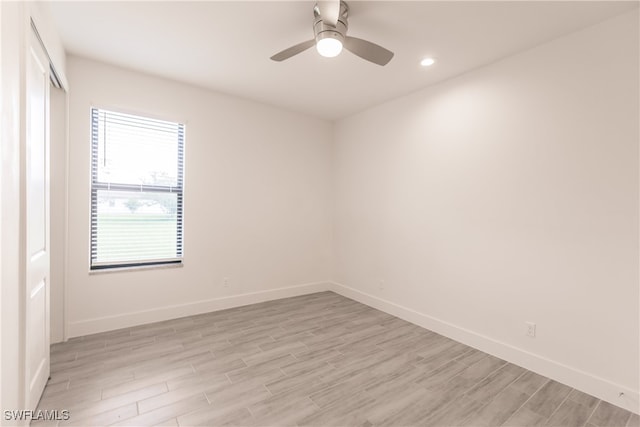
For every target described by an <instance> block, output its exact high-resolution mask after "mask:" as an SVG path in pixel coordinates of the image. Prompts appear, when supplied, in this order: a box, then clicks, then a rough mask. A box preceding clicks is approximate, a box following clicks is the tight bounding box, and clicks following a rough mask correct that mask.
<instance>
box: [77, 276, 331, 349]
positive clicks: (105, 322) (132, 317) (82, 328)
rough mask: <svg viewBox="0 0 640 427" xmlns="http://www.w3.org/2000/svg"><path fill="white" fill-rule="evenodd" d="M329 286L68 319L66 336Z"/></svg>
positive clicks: (318, 284) (317, 284) (311, 285)
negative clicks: (76, 319)
mask: <svg viewBox="0 0 640 427" xmlns="http://www.w3.org/2000/svg"><path fill="white" fill-rule="evenodd" d="M329 287H330V283H329V282H314V283H306V284H303V285H297V286H290V287H286V288H278V289H270V290H268V291H260V292H252V293H246V294H240V295H232V296H228V297H221V298H213V299H209V300H205V301H197V302H192V303H186V304H176V305H170V306H165V307H160V308H154V309H152V310H144V311H136V312H132V313H124V314H118V315H114V316H105V317H98V318H94V319H88V320H82V321H79V322H69V323H67V333H68V337H69V338H72V337H79V336H84V335H90V334H95V333H98V332H106V331H112V330H116V329H121V328H128V327H130V326H137V325H144V324H146V323H153V322H159V321H162V320H169V319H176V318H179V317H185V316H192V315H195V314H202V313H209V312H211V311H218V310H224V309H227V308H233V307H240V306H243V305H249V304H256V303H259V302H265V301H271V300H276V299H282V298H289V297H295V296H299V295H306V294H313V293H316V292H323V291H327V290H329Z"/></svg>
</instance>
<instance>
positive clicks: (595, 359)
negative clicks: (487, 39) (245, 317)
mask: <svg viewBox="0 0 640 427" xmlns="http://www.w3.org/2000/svg"><path fill="white" fill-rule="evenodd" d="M638 60H639V58H638V12H637V10H635V11H633V12H632V13H627V14H625V15H622V16H619V17H616V18H614V19H612V20H609V21H606V22H604V23H602V24H599V25H597V26H594V27H591V28H588V29H585V30H583V31H580V32H577V33H574V34H572V35H569V36H567V37H564V38H561V39H557V40H555V41H552V42H550V43H548V44H545V45H542V46H539V47H537V48H534V49H532V50H530V51H527V52H524V53H521V54H518V55H516V56H513V57H510V58H507V59H505V60H502V61H500V62H498V63H495V64H493V65H490V66H487V67H484V68H482V69H478V70H475V71H473V72H470V73H468V74H466V75H463V76H461V77H458V78H455V79H452V80H449V81H447V82H445V83H442V84H440V85H437V86H433V87H430V88H427V89H425V90H422V91H420V92H417V93H414V94H412V95H410V96H407V97H403V98H400V99H397V100H394V101H391V102H388V103H386V104H383V105H380V106H377V107H375V108H371V109H369V110H367V111H365V112H362V113H360V114H357V115H355V116H352V117H349V118H346V119H344V120H341V121H339V122H338V123H337V124H336V129H335V152H334V162H335V165H334V168H335V177H334V187H333V188H334V192H335V198H336V199H335V200H336V201H335V203H336V213H335V231H334V234H335V250H336V271H335V279H336V281H337V282H338V283H339V285H336V290H338V291H339V292H342V293H344V294H346V295H349V296H352V297H355V298H357V299H360V300H362V301H365V302H368V303H370V304H372V305H376V306H378V307H381V308H383V309H386V310H388V311H392V312H395V313H397V314H400V315H403V316H404V317H406V318H411V319H413V320H414V321H417V322H418V323H420V322H421V323H422V324H424V325H426V326H429V327H431V328H433V329H435V330H437V331H441V332H443V333H445V334H447V335H450V336H453V337H455V338H458V339H460V340H462V341H465V342H468V343H470V344H472V345H475V346H476V347H480V348H482V349H485V350H487V351H491V352H492V353H494V354H497V355H500V356H502V357H505V358H508V359H510V360H511V361H514V362H516V363H519V364H522V365H523V366H525V367H528V368H530V369H533V370H536V371H538V372H541V373H543V374H547V375H551V376H553V377H554V378H556V379H558V380H561V381H563V382H566V383H568V384H570V385H573V386H574V387H577V388H580V389H583V390H585V391H588V392H591V393H592V394H596V395H598V396H599V397H602V398H605V399H607V400H609V401H612V402H613V403H616V404H618V405H621V406H624V407H627V408H629V409H632V410H635V411H636V412H637V411H638V406H637V398H638V394H637V393H638V377H639V372H638V360H640V355H639V351H638V346H639V342H638V337H639V334H640V330H639V326H638V313H639V307H638V300H639V285H638V283H639V277H638V270H639V264H638V257H639V251H638V221H639V214H638V195H639V186H638V169H639V166H638V141H639V130H638V127H639V107H638V90H639V87H638V75H639V70H638ZM425 72H429V71H428V70H425ZM380 280H383V281H384V283H383V284H381V283H380ZM340 285H343V286H340ZM525 321H531V322H535V323H537V332H538V336H537V337H536V338H535V339H532V338H529V337H526V336H525V326H524V322H525ZM618 391H624V392H625V395H624V396H623V397H622V398H618Z"/></svg>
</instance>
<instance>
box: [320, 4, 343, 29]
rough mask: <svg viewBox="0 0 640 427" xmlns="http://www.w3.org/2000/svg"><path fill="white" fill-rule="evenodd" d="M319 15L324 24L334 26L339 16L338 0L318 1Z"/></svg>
mask: <svg viewBox="0 0 640 427" xmlns="http://www.w3.org/2000/svg"><path fill="white" fill-rule="evenodd" d="M318 10H319V11H320V17H321V18H322V21H323V22H324V23H325V24H329V25H332V26H334V27H335V26H336V25H337V24H338V18H339V17H340V0H320V1H318Z"/></svg>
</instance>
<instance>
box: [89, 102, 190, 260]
mask: <svg viewBox="0 0 640 427" xmlns="http://www.w3.org/2000/svg"><path fill="white" fill-rule="evenodd" d="M183 170H184V125H183V124H180V123H172V122H167V121H163V120H156V119H150V118H147V117H140V116H134V115H131V114H123V113H117V112H114V111H107V110H102V109H97V108H92V109H91V269H102V268H113V267H127V266H139V265H150V264H166V263H180V262H181V261H182V189H183V188H182V186H183Z"/></svg>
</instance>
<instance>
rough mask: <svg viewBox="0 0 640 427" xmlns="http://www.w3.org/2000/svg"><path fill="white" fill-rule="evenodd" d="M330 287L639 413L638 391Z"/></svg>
mask: <svg viewBox="0 0 640 427" xmlns="http://www.w3.org/2000/svg"><path fill="white" fill-rule="evenodd" d="M330 290H332V291H334V292H336V293H337V294H340V295H342V296H345V297H347V298H350V299H353V300H355V301H358V302H361V303H362V304H366V305H368V306H370V307H373V308H376V309H378V310H381V311H384V312H385V313H388V314H391V315H393V316H396V317H399V318H401V319H403V320H406V321H407V322H411V323H413V324H415V325H418V326H421V327H423V328H426V329H429V330H431V331H434V332H436V333H438V334H441V335H444V336H446V337H448V338H451V339H454V340H456V341H459V342H461V343H463V344H466V345H468V346H470V347H473V348H476V349H478V350H481V351H484V352H485V353H489V354H491V355H493V356H496V357H499V358H501V359H504V360H506V361H508V362H511V363H513V364H515V365H518V366H522V367H523V368H526V369H528V370H530V371H533V372H536V373H538V374H540V375H544V376H545V377H549V378H552V379H554V380H556V381H558V382H560V383H563V384H566V385H568V386H570V387H573V388H575V389H577V390H580V391H582V392H584V393H587V394H590V395H592V396H595V397H597V398H599V399H602V400H604V401H606V402H609V403H611V404H613V405H616V406H619V407H621V408H624V409H627V410H629V411H631V412H634V413H636V414H637V413H638V411H639V408H638V407H639V402H640V399H639V393H638V391H637V390H632V389H630V388H627V387H624V386H621V385H620V384H616V383H613V382H611V381H608V380H606V379H604V378H600V377H598V376H595V375H592V374H589V373H588V372H584V371H581V370H579V369H575V368H572V367H571V366H567V365H564V364H562V363H559V362H556V361H554V360H550V359H547V358H545V357H542V356H538V355H536V354H533V353H530V352H528V351H525V350H522V349H520V348H517V347H514V346H512V345H510V344H507V343H504V342H501V341H497V340H495V339H493V338H490V337H487V336H484V335H480V334H478V333H476V332H473V331H471V330H468V329H465V328H461V327H459V326H456V325H453V324H451V323H448V322H445V321H442V320H440V319H436V318H434V317H431V316H429V315H426V314H424V313H420V312H418V311H415V310H412V309H410V308H407V307H403V306H401V305H398V304H395V303H393V302H390V301H387V300H384V299H382V298H379V297H376V296H373V295H370V294H367V293H364V292H361V291H359V290H356V289H353V288H350V287H348V286H345V285H342V284H340V283H335V282H332V283H331V286H330ZM620 393H623V395H620Z"/></svg>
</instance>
